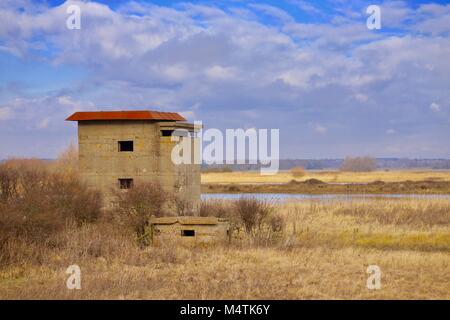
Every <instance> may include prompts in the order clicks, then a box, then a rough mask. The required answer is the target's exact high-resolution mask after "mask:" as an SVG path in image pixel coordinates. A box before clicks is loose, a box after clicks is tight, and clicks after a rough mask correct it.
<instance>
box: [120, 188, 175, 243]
mask: <svg viewBox="0 0 450 320" xmlns="http://www.w3.org/2000/svg"><path fill="white" fill-rule="evenodd" d="M114 194H115V203H114V213H115V217H116V218H117V220H118V222H119V223H122V224H123V225H124V226H126V227H130V228H132V229H133V230H134V231H135V232H136V234H137V236H138V238H142V237H143V236H144V235H145V229H146V227H147V225H148V223H149V220H150V217H151V216H155V217H159V216H163V215H164V213H163V207H164V205H165V204H166V202H167V201H168V196H167V194H166V192H165V191H164V190H163V189H162V188H161V186H160V184H159V183H156V182H142V181H141V182H139V181H137V182H136V183H135V185H134V186H133V188H131V189H127V190H119V191H115V192H114Z"/></svg>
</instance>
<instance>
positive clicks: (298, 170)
mask: <svg viewBox="0 0 450 320" xmlns="http://www.w3.org/2000/svg"><path fill="white" fill-rule="evenodd" d="M291 175H292V176H293V177H294V178H301V177H304V176H305V175H306V171H305V168H303V167H299V166H297V167H293V168H292V169H291Z"/></svg>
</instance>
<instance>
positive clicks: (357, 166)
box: [340, 157, 377, 172]
mask: <svg viewBox="0 0 450 320" xmlns="http://www.w3.org/2000/svg"><path fill="white" fill-rule="evenodd" d="M376 168H377V161H376V159H374V158H372V157H356V158H352V157H346V158H345V159H344V162H343V163H342V165H341V168H340V169H341V171H350V172H366V171H374V170H375V169H376Z"/></svg>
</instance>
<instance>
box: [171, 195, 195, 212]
mask: <svg viewBox="0 0 450 320" xmlns="http://www.w3.org/2000/svg"><path fill="white" fill-rule="evenodd" d="M170 206H171V207H172V208H173V209H174V210H175V214H176V215H177V216H192V215H194V205H193V204H192V201H190V200H189V199H186V197H184V196H183V195H180V194H174V195H173V196H171V197H170Z"/></svg>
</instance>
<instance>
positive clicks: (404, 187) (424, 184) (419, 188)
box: [202, 179, 450, 194]
mask: <svg viewBox="0 0 450 320" xmlns="http://www.w3.org/2000/svg"><path fill="white" fill-rule="evenodd" d="M202 193H301V194H450V181H401V182H383V181H375V182H370V183H365V184H359V183H350V184H332V183H326V182H323V181H321V180H316V179H311V180H306V181H294V180H293V181H291V182H287V183H279V184H237V183H229V184H225V183H223V184H222V183H220V184H217V183H204V184H202Z"/></svg>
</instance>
